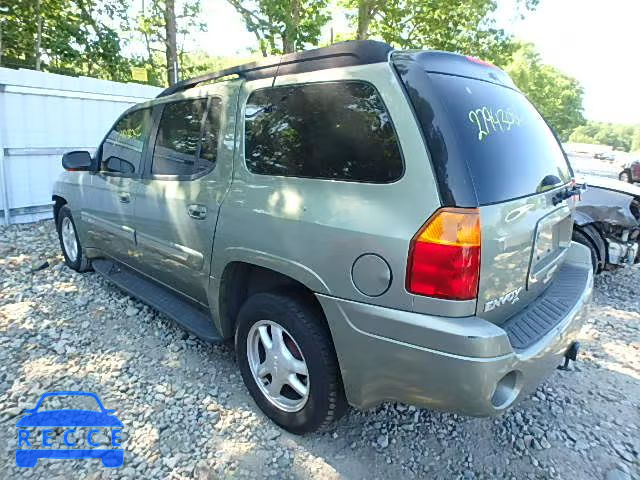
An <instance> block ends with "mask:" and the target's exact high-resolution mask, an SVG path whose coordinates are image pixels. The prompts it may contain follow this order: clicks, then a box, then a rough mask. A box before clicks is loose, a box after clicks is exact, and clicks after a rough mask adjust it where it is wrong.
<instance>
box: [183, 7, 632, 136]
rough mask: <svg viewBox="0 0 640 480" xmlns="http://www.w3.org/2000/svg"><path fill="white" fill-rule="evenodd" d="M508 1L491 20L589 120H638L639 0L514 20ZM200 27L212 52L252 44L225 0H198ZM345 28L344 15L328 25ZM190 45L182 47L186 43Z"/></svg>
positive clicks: (545, 10) (233, 51)
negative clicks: (579, 102)
mask: <svg viewBox="0 0 640 480" xmlns="http://www.w3.org/2000/svg"><path fill="white" fill-rule="evenodd" d="M515 1H516V0H498V3H499V8H498V11H497V12H496V20H497V22H498V26H499V27H500V28H504V29H505V30H507V31H508V32H509V33H512V34H513V35H514V36H515V37H517V38H518V39H521V40H524V41H528V42H532V43H533V44H534V45H535V46H536V48H537V49H538V51H539V52H540V54H541V56H542V60H543V61H544V62H545V63H548V64H551V65H553V66H555V67H557V68H559V69H560V70H562V71H564V72H565V73H567V74H569V75H572V76H574V77H576V78H577V79H578V80H579V81H580V83H581V84H582V85H583V87H584V90H585V95H584V109H585V111H584V113H585V117H586V118H587V119H589V120H597V121H605V122H614V123H626V124H640V37H639V36H638V31H639V30H640V25H639V23H638V22H639V19H640V0H606V1H603V0H541V1H540V5H539V6H538V8H537V9H536V10H535V11H534V12H528V13H527V14H526V16H525V18H524V19H520V18H519V17H518V16H517V15H516V14H515V12H516V10H515V7H514V5H515ZM203 5H204V12H203V14H204V15H203V18H208V19H209V21H208V29H207V32H202V33H200V34H197V35H196V36H195V38H194V44H195V45H197V46H198V48H200V49H202V50H205V51H207V52H208V53H210V54H212V55H225V56H232V55H243V54H244V55H246V53H247V51H248V49H250V48H255V47H256V41H255V37H254V36H253V34H251V33H249V32H247V30H246V29H245V27H244V23H243V21H242V18H241V17H240V15H239V14H238V13H237V12H236V11H235V10H234V9H233V7H231V6H230V5H229V4H228V3H227V2H226V1H223V0H217V1H209V2H203ZM331 26H333V28H334V30H335V31H345V30H348V28H349V26H348V22H347V20H346V19H345V18H344V16H339V18H334V19H333V20H332V23H331V24H330V25H329V26H327V28H326V29H325V32H324V36H325V38H328V36H329V29H330V27H331ZM187 48H188V49H190V48H189V47H187Z"/></svg>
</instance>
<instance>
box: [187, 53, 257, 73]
mask: <svg viewBox="0 0 640 480" xmlns="http://www.w3.org/2000/svg"><path fill="white" fill-rule="evenodd" d="M258 58H259V56H258V55H254V56H252V57H251V56H248V57H243V58H239V57H222V56H212V55H209V54H207V53H206V52H204V51H197V52H193V53H188V54H187V53H185V54H183V56H182V62H181V67H182V76H183V77H184V78H192V77H197V76H198V75H202V74H205V73H209V72H215V71H217V70H223V69H225V68H229V67H233V66H235V65H240V64H243V63H249V62H253V61H255V60H257V59H258Z"/></svg>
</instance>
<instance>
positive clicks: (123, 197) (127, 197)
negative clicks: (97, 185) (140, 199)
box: [118, 192, 131, 203]
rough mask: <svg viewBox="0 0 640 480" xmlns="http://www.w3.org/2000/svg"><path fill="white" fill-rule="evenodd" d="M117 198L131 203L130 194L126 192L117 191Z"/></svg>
mask: <svg viewBox="0 0 640 480" xmlns="http://www.w3.org/2000/svg"><path fill="white" fill-rule="evenodd" d="M118 199H119V200H120V203H131V195H130V194H129V193H128V192H119V193H118Z"/></svg>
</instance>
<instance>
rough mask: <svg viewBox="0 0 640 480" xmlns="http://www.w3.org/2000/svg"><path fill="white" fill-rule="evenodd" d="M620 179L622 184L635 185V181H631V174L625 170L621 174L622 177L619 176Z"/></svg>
mask: <svg viewBox="0 0 640 480" xmlns="http://www.w3.org/2000/svg"><path fill="white" fill-rule="evenodd" d="M618 178H619V179H620V181H621V182H627V183H633V180H632V179H631V172H630V171H629V170H624V171H622V172H620V175H618Z"/></svg>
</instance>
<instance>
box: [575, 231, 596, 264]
mask: <svg viewBox="0 0 640 480" xmlns="http://www.w3.org/2000/svg"><path fill="white" fill-rule="evenodd" d="M572 239H573V241H574V242H578V243H579V244H581V245H584V246H585V247H587V248H588V249H589V251H590V252H591V267H592V268H593V273H594V274H595V273H598V263H599V260H598V249H597V248H596V247H595V245H594V244H593V242H592V241H591V240H590V239H589V237H587V235H585V234H584V233H583V232H581V231H579V230H576V229H574V230H573V236H572Z"/></svg>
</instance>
